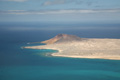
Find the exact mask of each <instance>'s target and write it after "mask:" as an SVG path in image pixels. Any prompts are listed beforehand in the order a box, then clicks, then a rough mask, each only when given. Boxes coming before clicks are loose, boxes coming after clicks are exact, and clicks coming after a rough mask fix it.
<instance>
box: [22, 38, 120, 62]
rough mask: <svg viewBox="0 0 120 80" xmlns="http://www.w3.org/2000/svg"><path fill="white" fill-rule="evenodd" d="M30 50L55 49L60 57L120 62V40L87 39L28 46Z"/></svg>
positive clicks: (55, 54)
mask: <svg viewBox="0 0 120 80" xmlns="http://www.w3.org/2000/svg"><path fill="white" fill-rule="evenodd" d="M24 48H30V49H53V50H58V51H59V52H57V53H53V54H51V55H52V56H58V57H72V58H98V59H114V60H120V39H87V40H82V41H74V40H73V41H70V42H69V41H68V42H63V41H62V42H60V43H59V42H57V43H53V44H47V45H41V46H26V47H24Z"/></svg>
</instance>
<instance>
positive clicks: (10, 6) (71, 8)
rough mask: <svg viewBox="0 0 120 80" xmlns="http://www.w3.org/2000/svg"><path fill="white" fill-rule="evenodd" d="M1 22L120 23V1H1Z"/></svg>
mask: <svg viewBox="0 0 120 80" xmlns="http://www.w3.org/2000/svg"><path fill="white" fill-rule="evenodd" d="M0 22H84V23H89V22H96V23H111V22H112V23H120V0H0Z"/></svg>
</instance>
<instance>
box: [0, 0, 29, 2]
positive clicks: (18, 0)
mask: <svg viewBox="0 0 120 80" xmlns="http://www.w3.org/2000/svg"><path fill="white" fill-rule="evenodd" d="M0 1H14V2H25V1H28V0H0Z"/></svg>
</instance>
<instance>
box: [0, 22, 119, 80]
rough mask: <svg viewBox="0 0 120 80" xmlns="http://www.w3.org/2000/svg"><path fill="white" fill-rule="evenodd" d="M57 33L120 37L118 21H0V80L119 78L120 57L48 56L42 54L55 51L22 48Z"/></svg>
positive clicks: (94, 79)
mask: <svg viewBox="0 0 120 80" xmlns="http://www.w3.org/2000/svg"><path fill="white" fill-rule="evenodd" d="M60 33H64V34H72V35H77V36H79V37H82V38H118V39H120V24H79V23H70V24H68V23H67V24H57V23H56V24H53V23H0V80H120V60H105V59H82V58H81V59H80V58H63V57H51V56H45V54H48V53H52V52H56V51H53V50H37V49H35V50H34V49H22V48H21V47H23V46H34V45H43V44H27V43H28V42H39V41H43V40H47V39H50V38H52V37H54V36H56V35H57V34H60ZM63 47H64V46H63Z"/></svg>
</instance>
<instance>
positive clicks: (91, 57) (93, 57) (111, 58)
mask: <svg viewBox="0 0 120 80" xmlns="http://www.w3.org/2000/svg"><path fill="white" fill-rule="evenodd" d="M51 56H53V57H68V58H87V59H107V60H120V57H102V56H74V55H72V56H70V55H55V53H52V54H51Z"/></svg>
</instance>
